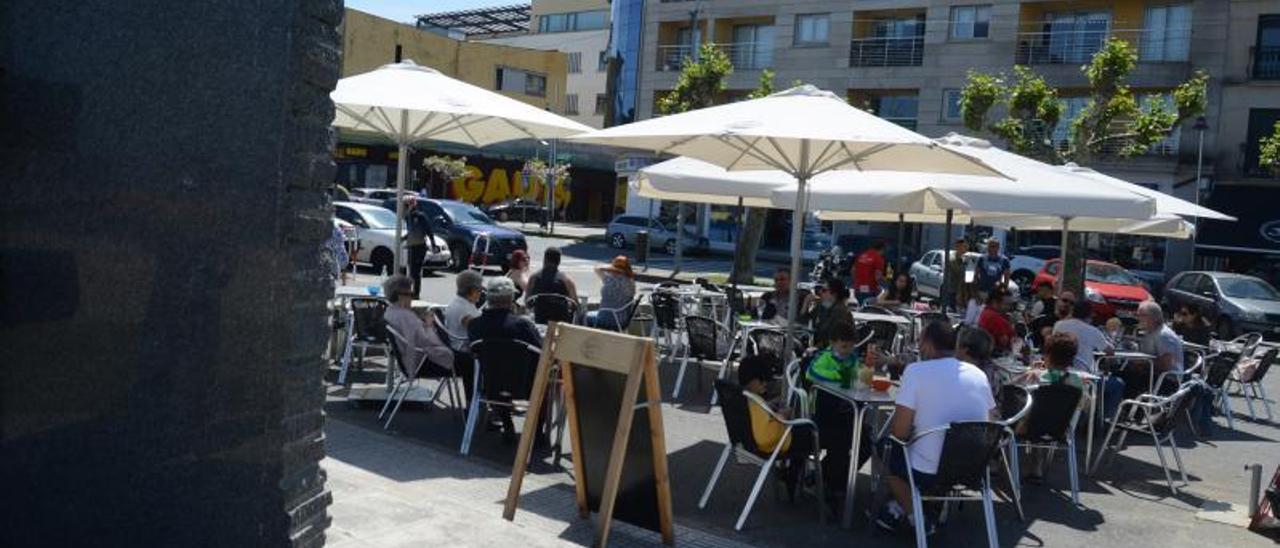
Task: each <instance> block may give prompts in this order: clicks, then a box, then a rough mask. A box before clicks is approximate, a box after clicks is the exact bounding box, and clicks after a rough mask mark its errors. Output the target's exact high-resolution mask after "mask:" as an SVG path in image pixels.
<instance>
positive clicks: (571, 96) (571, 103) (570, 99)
mask: <svg viewBox="0 0 1280 548" xmlns="http://www.w3.org/2000/svg"><path fill="white" fill-rule="evenodd" d="M564 113H565V114H577V113H578V94H576V93H567V94H565V96H564Z"/></svg>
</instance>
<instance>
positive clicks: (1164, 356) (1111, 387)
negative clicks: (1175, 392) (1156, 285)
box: [1103, 301, 1183, 417]
mask: <svg viewBox="0 0 1280 548" xmlns="http://www.w3.org/2000/svg"><path fill="white" fill-rule="evenodd" d="M1138 327H1140V328H1142V333H1143V335H1142V339H1140V340H1139V342H1138V350H1139V351H1141V352H1142V353H1144V354H1150V355H1152V356H1155V361H1154V363H1151V364H1148V363H1146V362H1140V361H1131V362H1129V364H1128V365H1127V366H1126V367H1125V368H1124V369H1123V370H1122V371H1119V372H1117V374H1115V375H1111V376H1110V377H1107V383H1106V385H1104V386H1103V405H1104V406H1105V408H1104V409H1103V413H1104V416H1106V417H1110V416H1112V415H1114V414H1115V411H1116V409H1117V408H1118V407H1119V406H1120V401H1121V400H1123V399H1125V398H1133V397H1137V396H1138V395H1140V394H1144V393H1147V392H1149V391H1153V390H1154V391H1159V392H1162V393H1164V392H1171V391H1172V390H1171V388H1176V387H1172V386H1170V387H1163V386H1156V387H1152V386H1150V385H1149V383H1151V382H1155V379H1158V378H1159V377H1160V374H1162V373H1166V372H1173V373H1177V374H1179V375H1181V373H1182V359H1183V356H1182V339H1181V338H1179V337H1178V334H1177V333H1174V332H1173V329H1172V328H1170V327H1169V326H1168V325H1167V324H1165V323H1164V311H1163V310H1161V309H1160V305H1158V304H1156V302H1155V301H1144V302H1143V303H1142V304H1140V305H1138ZM1148 367H1154V368H1155V371H1151V370H1150V369H1148ZM1179 380H1180V379H1179ZM1171 382H1172V381H1171Z"/></svg>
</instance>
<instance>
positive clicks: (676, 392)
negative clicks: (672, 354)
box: [671, 348, 689, 400]
mask: <svg viewBox="0 0 1280 548" xmlns="http://www.w3.org/2000/svg"><path fill="white" fill-rule="evenodd" d="M688 367H689V350H688V349H687V348H686V349H685V352H684V359H682V360H681V361H680V371H679V372H678V373H676V386H675V389H673V390H672V391H671V399H673V400H674V399H678V398H679V397H680V385H681V384H682V383H684V372H685V369H688Z"/></svg>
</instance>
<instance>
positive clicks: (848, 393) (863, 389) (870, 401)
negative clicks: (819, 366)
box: [813, 381, 897, 529]
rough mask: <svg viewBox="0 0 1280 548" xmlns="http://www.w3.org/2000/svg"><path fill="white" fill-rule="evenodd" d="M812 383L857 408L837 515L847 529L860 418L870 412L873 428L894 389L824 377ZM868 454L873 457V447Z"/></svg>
mask: <svg viewBox="0 0 1280 548" xmlns="http://www.w3.org/2000/svg"><path fill="white" fill-rule="evenodd" d="M813 387H814V388H815V389H817V390H821V391H823V392H826V393H828V394H831V395H832V396H835V397H837V398H840V399H842V400H844V401H847V402H849V403H852V404H854V407H855V408H856V409H857V412H856V413H854V415H853V447H852V448H851V449H850V451H851V455H850V458H849V479H848V483H847V485H846V486H845V492H844V510H843V513H842V515H841V518H840V526H841V527H843V528H845V529H848V528H849V527H851V526H852V525H853V501H854V493H855V491H854V488H856V487H857V486H858V461H859V459H860V458H861V455H859V453H860V452H861V450H862V425H863V422H864V421H865V420H866V414H867V413H868V412H870V413H871V429H872V431H875V430H877V429H878V426H879V424H878V423H879V420H878V419H879V414H878V413H877V412H878V411H879V410H881V409H883V408H886V407H888V408H892V407H893V402H894V394H895V392H897V389H896V388H890V390H889V391H888V392H879V391H876V390H873V389H872V388H871V387H869V386H860V385H858V384H857V383H856V382H855V384H854V386H852V387H849V388H842V387H841V386H840V385H839V384H837V383H833V382H827V381H814V382H813ZM871 456H872V458H875V451H874V450H873V451H872V454H871ZM872 470H873V471H874V470H875V463H872Z"/></svg>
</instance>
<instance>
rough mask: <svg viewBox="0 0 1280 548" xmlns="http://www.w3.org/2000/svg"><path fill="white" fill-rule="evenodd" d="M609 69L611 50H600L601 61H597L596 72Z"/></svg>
mask: <svg viewBox="0 0 1280 548" xmlns="http://www.w3.org/2000/svg"><path fill="white" fill-rule="evenodd" d="M606 70H609V52H607V51H602V52H600V61H599V62H597V63H596V72H604V71H606Z"/></svg>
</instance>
